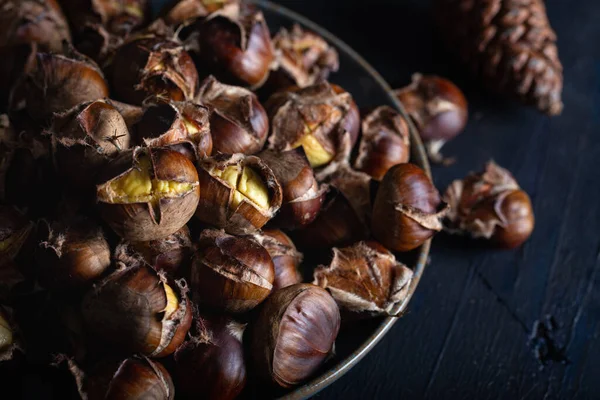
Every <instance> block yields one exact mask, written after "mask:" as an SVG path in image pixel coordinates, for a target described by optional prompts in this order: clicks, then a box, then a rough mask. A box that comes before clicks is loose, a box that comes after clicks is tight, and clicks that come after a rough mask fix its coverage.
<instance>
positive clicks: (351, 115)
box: [331, 83, 360, 147]
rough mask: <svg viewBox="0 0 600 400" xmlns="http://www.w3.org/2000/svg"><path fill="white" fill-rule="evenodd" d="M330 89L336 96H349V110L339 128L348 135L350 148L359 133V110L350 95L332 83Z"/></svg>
mask: <svg viewBox="0 0 600 400" xmlns="http://www.w3.org/2000/svg"><path fill="white" fill-rule="evenodd" d="M331 88H332V89H333V91H334V92H335V93H336V94H338V95H342V94H347V95H349V96H350V109H349V110H348V113H347V114H346V116H345V117H344V118H343V119H342V122H341V123H340V126H341V127H342V128H343V129H344V130H345V131H346V132H348V133H349V134H350V147H354V145H355V144H356V141H357V140H358V134H359V132H360V110H359V109H358V105H357V104H356V102H355V101H354V98H352V95H351V94H350V93H348V92H347V91H346V90H344V89H343V88H342V87H341V86H338V85H336V84H333V83H332V84H331Z"/></svg>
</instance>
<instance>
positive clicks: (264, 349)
mask: <svg viewBox="0 0 600 400" xmlns="http://www.w3.org/2000/svg"><path fill="white" fill-rule="evenodd" d="M249 329H251V337H250V340H251V342H250V348H251V350H250V351H251V361H252V367H253V368H255V369H254V371H255V372H256V374H257V375H258V376H260V377H261V378H262V379H263V380H265V381H268V382H273V383H275V384H277V385H279V386H282V387H285V388H289V387H293V386H295V385H298V384H300V383H302V382H304V381H305V380H306V379H308V378H310V376H311V375H312V374H314V373H315V372H316V371H317V369H318V368H319V367H320V366H321V365H322V364H323V362H324V361H325V359H326V358H327V357H328V355H329V354H330V353H331V352H332V350H333V344H334V341H335V339H336V337H337V334H338V332H339V329H340V311H339V309H338V306H337V304H336V302H335V300H334V299H333V298H332V297H331V295H330V294H329V293H328V292H327V291H326V290H325V289H323V288H321V287H319V286H315V285H310V284H302V283H300V284H297V285H292V286H288V287H286V288H283V289H280V290H278V291H276V292H274V293H273V294H272V295H271V296H269V298H268V299H267V301H266V302H265V304H264V306H263V307H262V309H261V312H260V314H259V316H258V319H257V320H256V321H254V322H253V323H252V325H251V327H250V328H249Z"/></svg>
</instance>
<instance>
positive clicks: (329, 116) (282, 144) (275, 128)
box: [267, 82, 359, 168]
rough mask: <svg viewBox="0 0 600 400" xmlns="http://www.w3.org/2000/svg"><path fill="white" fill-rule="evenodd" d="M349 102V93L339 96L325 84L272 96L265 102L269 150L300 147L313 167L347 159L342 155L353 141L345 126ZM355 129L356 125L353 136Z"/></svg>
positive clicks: (348, 149)
mask: <svg viewBox="0 0 600 400" xmlns="http://www.w3.org/2000/svg"><path fill="white" fill-rule="evenodd" d="M352 102H353V101H352V97H351V96H350V94H349V93H347V92H343V93H339V94H338V93H337V92H336V89H335V88H334V87H333V86H332V85H330V84H329V83H327V82H321V83H318V84H316V85H313V86H309V87H307V88H304V89H293V90H288V91H284V92H279V93H275V94H274V95H273V96H271V98H270V99H269V101H268V102H267V110H268V111H269V115H270V116H271V136H270V137H269V148H271V149H274V150H277V151H287V150H291V149H295V148H296V147H300V146H302V147H303V148H304V152H305V153H306V157H307V158H308V161H309V162H310V165H311V166H312V167H313V168H317V167H322V166H324V165H327V164H329V163H330V162H332V161H333V160H334V159H336V158H340V157H342V158H345V157H347V156H348V154H344V153H349V151H350V149H351V147H352V143H353V142H354V141H355V140H356V137H354V140H353V138H352V137H351V133H350V132H348V130H347V128H348V127H349V126H345V125H346V124H345V121H346V120H345V118H346V117H347V116H348V115H349V113H350V110H351V108H352ZM352 125H353V126H354V124H352ZM358 128H359V123H358V122H357V123H356V133H358ZM344 138H346V139H344Z"/></svg>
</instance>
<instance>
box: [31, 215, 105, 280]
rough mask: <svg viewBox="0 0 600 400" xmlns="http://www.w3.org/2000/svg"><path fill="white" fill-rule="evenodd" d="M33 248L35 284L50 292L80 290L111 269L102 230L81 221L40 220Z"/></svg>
mask: <svg viewBox="0 0 600 400" xmlns="http://www.w3.org/2000/svg"><path fill="white" fill-rule="evenodd" d="M38 236H39V238H40V239H41V241H40V243H39V246H38V248H37V249H36V256H35V257H36V261H37V264H38V265H37V270H38V281H39V283H40V285H41V286H42V287H45V288H50V289H65V288H81V287H85V286H86V285H89V284H90V283H92V282H93V281H95V280H97V279H99V278H100V277H101V276H102V275H103V274H104V273H105V272H106V271H107V270H108V268H109V267H110V264H111V260H110V247H109V245H108V242H107V241H106V239H105V238H104V234H103V232H102V229H101V228H100V227H99V226H97V225H96V224H94V223H93V222H92V221H89V220H85V219H82V218H76V219H66V220H64V221H58V222H54V223H51V224H50V223H48V222H46V221H42V222H40V224H39V227H38Z"/></svg>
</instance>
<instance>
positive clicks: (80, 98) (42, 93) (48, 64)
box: [24, 49, 108, 122]
mask: <svg viewBox="0 0 600 400" xmlns="http://www.w3.org/2000/svg"><path fill="white" fill-rule="evenodd" d="M24 93H25V100H26V107H27V111H28V113H29V115H30V116H31V117H32V118H34V119H35V120H37V121H40V122H44V121H48V120H50V118H51V117H52V116H53V114H54V113H58V112H63V111H66V110H68V109H71V108H73V107H75V106H76V105H78V104H81V103H84V102H89V101H95V100H100V99H103V98H105V97H108V86H107V84H106V81H105V80H104V75H103V74H102V72H101V71H100V68H99V67H98V66H97V65H96V64H95V63H94V62H93V61H92V60H90V59H88V58H87V57H85V56H83V55H82V54H79V53H77V52H76V51H75V50H73V49H69V50H68V52H67V55H58V54H48V53H38V54H37V57H36V63H35V67H34V68H33V70H32V71H31V72H30V73H29V74H28V76H27V77H26V79H25V82H24Z"/></svg>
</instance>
